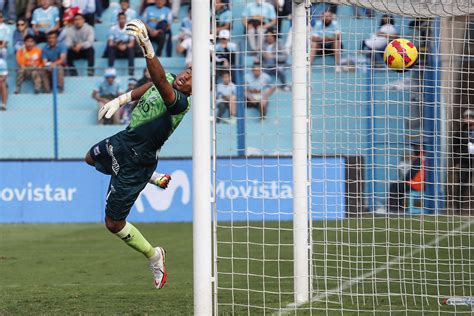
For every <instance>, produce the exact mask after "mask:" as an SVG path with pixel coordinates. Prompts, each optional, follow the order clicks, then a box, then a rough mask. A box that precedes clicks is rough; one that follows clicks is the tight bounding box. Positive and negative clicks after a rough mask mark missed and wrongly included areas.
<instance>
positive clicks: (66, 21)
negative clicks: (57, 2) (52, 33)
mask: <svg viewBox="0 0 474 316" xmlns="http://www.w3.org/2000/svg"><path fill="white" fill-rule="evenodd" d="M70 3H71V1H70V0H64V4H63V5H64V8H65V10H64V13H63V18H62V22H63V27H62V28H61V29H60V30H59V35H58V42H59V43H62V44H65V45H66V35H67V33H68V32H69V29H70V28H71V27H72V26H73V25H74V17H75V16H76V14H78V13H79V11H80V9H79V7H71V4H70Z"/></svg>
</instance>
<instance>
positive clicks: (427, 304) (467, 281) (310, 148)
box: [192, 0, 474, 315]
mask: <svg viewBox="0 0 474 316" xmlns="http://www.w3.org/2000/svg"><path fill="white" fill-rule="evenodd" d="M216 2H222V1H216V0H214V1H212V5H211V12H209V2H208V1H202V0H192V10H193V12H192V17H193V19H192V20H193V38H192V40H193V76H194V81H193V110H192V115H193V136H192V137H193V179H192V181H193V206H194V210H193V215H194V223H193V246H194V249H193V260H194V263H193V266H194V269H193V273H194V277H193V282H194V307H195V314H196V315H209V314H266V313H275V314H294V313H298V312H300V311H301V312H302V313H304V314H306V313H310V314H317V315H320V314H327V315H329V314H332V313H334V314H342V313H348V314H351V313H354V314H358V313H362V314H363V313H372V314H377V315H378V314H393V315H398V314H413V313H437V314H469V313H471V312H472V310H471V306H470V305H469V304H470V303H469V302H472V301H474V299H473V297H474V268H473V267H474V217H473V216H474V212H472V213H471V202H470V199H469V201H467V202H468V206H467V207H465V206H461V205H462V204H463V202H466V201H463V198H462V197H461V193H456V192H457V191H456V190H457V189H456V188H457V185H458V183H459V182H460V181H461V182H462V180H460V177H462V175H461V176H460V174H461V173H462V171H459V170H458V169H459V168H460V167H459V166H458V165H457V164H456V162H455V158H453V157H454V151H453V150H452V149H451V148H452V146H454V145H453V144H454V143H455V138H456V137H457V136H453V135H455V134H456V132H457V131H459V130H460V129H461V126H463V124H464V121H462V117H463V116H462V113H463V112H464V111H465V110H466V109H469V107H470V102H471V98H470V97H466V96H465V95H467V94H469V92H470V90H471V89H474V85H473V86H472V87H471V85H470V84H469V82H470V81H471V80H472V81H473V82H474V72H473V73H472V74H471V71H472V70H471V69H473V68H470V67H474V65H470V62H471V59H472V58H473V57H472V56H471V53H470V51H471V49H472V48H470V47H468V46H469V44H466V43H469V40H474V26H473V25H474V18H473V19H472V20H471V17H470V14H474V3H471V1H466V0H327V1H324V3H323V1H294V2H293V3H292V12H291V23H290V20H289V19H288V16H289V15H288V13H285V14H284V15H283V13H281V11H279V12H280V13H278V12H277V18H278V20H280V19H281V20H282V21H278V22H277V23H276V24H275V25H274V26H273V27H272V30H268V31H267V33H269V34H268V35H265V36H264V37H262V39H260V38H259V37H258V34H257V35H255V36H256V37H255V38H256V41H257V45H256V46H257V47H253V46H255V42H252V38H251V37H252V36H253V35H252V33H251V32H249V31H248V30H245V27H244V26H243V24H242V21H243V17H245V16H248V15H246V14H247V11H246V10H247V9H246V8H247V7H249V4H252V3H254V2H255V1H253V0H238V1H231V2H230V3H229V4H228V9H229V10H230V11H231V12H232V18H231V28H230V38H227V39H226V40H227V41H230V42H233V43H234V44H236V46H235V47H236V50H235V51H232V54H234V55H233V57H232V59H231V60H229V62H228V63H222V55H219V51H218V49H216V47H217V45H220V44H221V42H220V41H221V39H222V38H221V37H220V35H219V34H218V33H217V31H216V27H218V26H219V25H218V22H216V19H217V17H218V14H219V12H216V6H215V5H216ZM268 2H270V1H268ZM277 2H278V3H279V4H280V5H282V3H284V1H275V3H277ZM336 6H337V7H338V8H336ZM335 8H336V9H335ZM359 9H361V11H359ZM336 10H337V13H336V14H335V15H334V18H335V20H336V21H337V23H338V28H339V31H340V32H341V33H342V40H341V41H342V44H341V46H340V47H337V45H338V44H333V41H334V40H329V43H327V42H325V40H322V47H318V46H317V45H319V44H321V43H317V44H315V40H314V39H313V38H314V37H317V36H321V35H320V34H319V35H317V36H316V35H315V34H316V33H315V32H316V31H315V30H316V28H317V25H318V24H317V23H319V22H320V21H318V20H320V15H321V14H322V13H324V12H327V11H331V12H333V11H336ZM353 12H354V13H353ZM360 12H362V13H360ZM279 14H282V16H278V15H279ZM384 14H386V15H390V16H391V17H392V19H393V21H395V22H394V23H395V24H396V26H397V35H398V36H399V37H404V38H407V39H409V40H411V41H413V42H414V43H415V45H416V46H417V47H418V50H419V52H420V57H419V61H418V64H417V65H415V66H414V67H413V68H412V69H410V70H408V71H405V72H402V73H397V72H394V71H392V70H389V69H388V68H387V67H385V65H384V64H383V61H382V60H381V55H380V52H379V51H377V50H375V49H372V50H371V51H370V49H369V51H368V52H367V51H364V50H363V48H361V47H360V46H361V45H359V44H360V42H361V41H362V40H363V39H365V38H367V37H370V36H375V35H374V34H375V33H377V29H378V27H379V20H380V19H381V18H382V15H384ZM361 15H362V16H361ZM209 21H212V22H211V28H209ZM322 21H324V20H322ZM280 22H281V24H280ZM248 27H249V28H251V27H252V26H248ZM257 28H258V27H257V26H256V27H255V29H257ZM470 32H472V37H470V35H469V34H470ZM256 33H257V32H256ZM272 33H273V34H272ZM209 34H211V35H210V40H209ZM223 34H224V33H223ZM273 35H275V38H276V41H277V44H276V47H277V48H276V51H277V52H278V53H277V56H280V55H279V53H282V54H281V56H284V55H285V54H287V55H285V56H286V57H287V59H286V60H285V61H284V62H280V61H279V60H278V59H277V62H276V63H275V64H273V66H268V64H267V65H265V59H266V58H267V57H266V56H268V51H267V50H265V48H264V47H265V44H266V43H264V42H265V41H267V38H266V36H268V37H272V36H273ZM223 36H224V35H223ZM323 36H325V35H324V32H323ZM328 37H329V36H328ZM255 38H254V39H253V40H254V41H255ZM258 41H261V42H260V45H259V44H258ZM268 41H270V39H268ZM280 42H281V44H280ZM336 42H337V41H336ZM362 43H363V42H362ZM332 45H334V46H332ZM273 47H275V46H273ZM337 49H339V50H340V61H338V59H337V58H334V56H333V55H337V53H335V51H336V50H337ZM315 50H318V53H319V50H321V51H322V53H321V54H320V55H318V54H316V53H315ZM226 52H228V51H226ZM283 52H284V53H285V54H283ZM328 52H329V53H328ZM473 52H474V50H473ZM229 54H230V53H229ZM313 54H314V55H313ZM315 55H316V56H315ZM473 55H474V53H473ZM209 56H211V59H209V58H208V57H209ZM277 58H280V57H277ZM282 58H283V57H282ZM338 63H339V64H338ZM259 69H260V70H259ZM224 73H228V74H229V75H230V78H231V81H232V82H233V83H234V84H235V87H236V92H235V94H236V96H235V107H236V113H234V114H235V117H233V115H234V114H232V113H231V112H232V110H231V107H232V105H231V102H230V101H228V100H227V99H224V98H222V96H221V95H220V94H219V93H220V92H219V85H222V84H223V79H222V76H223V74H224ZM258 73H264V74H265V73H268V74H269V75H268V77H269V78H272V80H273V81H272V82H271V83H268V82H267V83H266V88H265V89H268V90H267V91H271V93H270V92H269V94H268V95H266V93H264V92H263V91H264V89H263V88H262V89H261V92H258V93H257V92H252V91H253V90H254V89H252V88H255V86H254V84H255V85H256V83H251V82H252V80H255V81H254V82H257V79H258V78H259V77H258ZM252 76H253V77H252ZM265 76H266V75H265ZM471 76H472V77H471ZM282 77H283V79H282ZM285 77H286V79H285ZM256 78H257V79H256ZM288 78H289V79H288ZM285 81H286V82H285ZM289 86H291V88H289ZM288 90H291V92H289V91H288ZM209 91H210V92H211V93H209ZM251 94H254V95H255V94H257V95H258V97H257V99H256V100H254V99H252V96H250V95H251ZM267 98H268V103H267V107H268V109H267V112H266V113H265V114H266V117H265V118H260V116H259V114H260V113H259V111H261V108H260V107H262V101H261V100H267ZM255 104H257V106H256V109H254V108H252V105H254V106H255ZM222 106H223V107H224V108H225V110H227V112H229V114H228V115H229V117H227V114H225V115H226V117H220V115H221V114H222V113H223V112H225V111H221V112H220V110H219V109H220V107H222ZM227 107H229V109H227ZM472 108H473V110H474V106H473V107H472ZM211 111H212V112H211ZM210 123H211V124H210ZM416 159H419V160H420V161H422V162H421V164H420V167H419V169H421V168H422V169H423V174H424V178H423V181H424V183H423V188H422V189H420V190H418V189H412V188H411V187H409V186H410V184H409V182H407V181H406V180H399V179H398V178H399V177H398V171H400V170H401V172H402V174H403V170H405V171H406V170H407V168H408V167H407V164H409V163H411V162H413V161H416ZM403 163H405V164H404V165H403ZM397 168H398V171H397ZM403 168H405V169H403ZM461 169H462V168H461ZM460 172H461V173H460ZM406 175H407V174H406V173H405V177H406ZM397 179H398V180H397ZM403 179H404V178H403ZM397 181H398V182H397ZM203 183H211V186H210V187H208V186H206V185H203ZM395 183H398V187H397V185H395ZM407 185H408V187H407ZM401 188H402V189H401ZM397 190H398V191H397ZM400 190H403V196H402V195H401V192H400ZM459 190H463V189H462V188H461V189H459ZM468 194H470V193H468ZM400 196H402V197H400ZM402 200H403V201H402ZM393 201H395V202H396V203H399V204H398V206H399V207H400V209H402V211H399V212H394V211H393V209H390V208H391V207H393V205H392V202H393ZM395 202H393V203H395ZM402 204H403V205H402ZM473 205H474V198H473ZM461 209H463V210H464V211H461ZM473 209H474V207H473ZM466 210H467V214H466ZM466 302H467V303H466ZM463 304H464V305H463Z"/></svg>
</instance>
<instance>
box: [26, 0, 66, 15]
mask: <svg viewBox="0 0 474 316" xmlns="http://www.w3.org/2000/svg"><path fill="white" fill-rule="evenodd" d="M41 1H42V0H28V3H27V5H26V9H25V18H26V19H27V20H30V19H31V18H32V17H33V12H34V10H35V9H36V8H38V7H40V6H41ZM66 1H67V0H66ZM50 5H53V6H55V7H56V8H61V6H62V0H51V3H50ZM21 15H22V14H19V15H18V16H21Z"/></svg>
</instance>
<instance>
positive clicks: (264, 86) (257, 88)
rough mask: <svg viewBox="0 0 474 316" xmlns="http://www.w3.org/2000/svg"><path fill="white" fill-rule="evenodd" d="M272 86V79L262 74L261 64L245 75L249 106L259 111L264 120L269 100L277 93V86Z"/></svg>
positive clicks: (255, 65)
mask: <svg viewBox="0 0 474 316" xmlns="http://www.w3.org/2000/svg"><path fill="white" fill-rule="evenodd" d="M271 84H272V78H271V77H270V76H269V75H267V74H266V73H264V72H262V68H261V65H260V64H259V63H255V64H254V65H253V67H252V71H251V72H248V73H246V74H245V87H246V91H245V97H246V99H247V106H248V107H252V108H257V109H259V110H260V116H261V119H262V120H263V119H265V116H266V115H267V108H268V99H269V98H270V96H271V95H272V94H273V92H275V86H272V85H271Z"/></svg>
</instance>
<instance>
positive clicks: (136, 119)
mask: <svg viewBox="0 0 474 316" xmlns="http://www.w3.org/2000/svg"><path fill="white" fill-rule="evenodd" d="M175 78H176V76H175V75H173V74H171V73H167V74H166V79H167V80H168V82H169V83H170V84H173V82H174V80H175ZM174 92H175V100H174V102H173V103H172V104H165V102H164V101H163V98H162V97H161V95H160V92H159V91H158V89H157V88H156V87H155V86H154V85H152V86H151V87H150V88H149V89H148V90H147V91H146V92H145V93H144V94H143V96H142V97H141V98H140V100H138V104H137V105H136V106H135V108H134V109H133V112H132V117H131V120H130V124H129V125H128V127H127V129H126V130H124V131H123V132H121V134H122V135H121V136H122V137H121V139H122V141H123V142H124V143H126V145H127V146H128V147H130V148H131V150H132V151H133V154H134V155H135V156H137V157H136V160H137V161H138V162H140V163H154V162H156V159H157V155H158V152H159V150H160V148H161V147H162V146H163V144H164V143H165V141H166V140H167V139H168V138H169V137H170V135H171V134H172V133H173V131H174V130H175V129H176V127H178V125H179V123H181V121H182V119H183V117H184V115H185V114H186V112H187V111H188V110H189V108H190V106H191V97H190V96H187V95H185V94H184V93H182V92H180V91H178V90H176V89H175V90H174Z"/></svg>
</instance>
